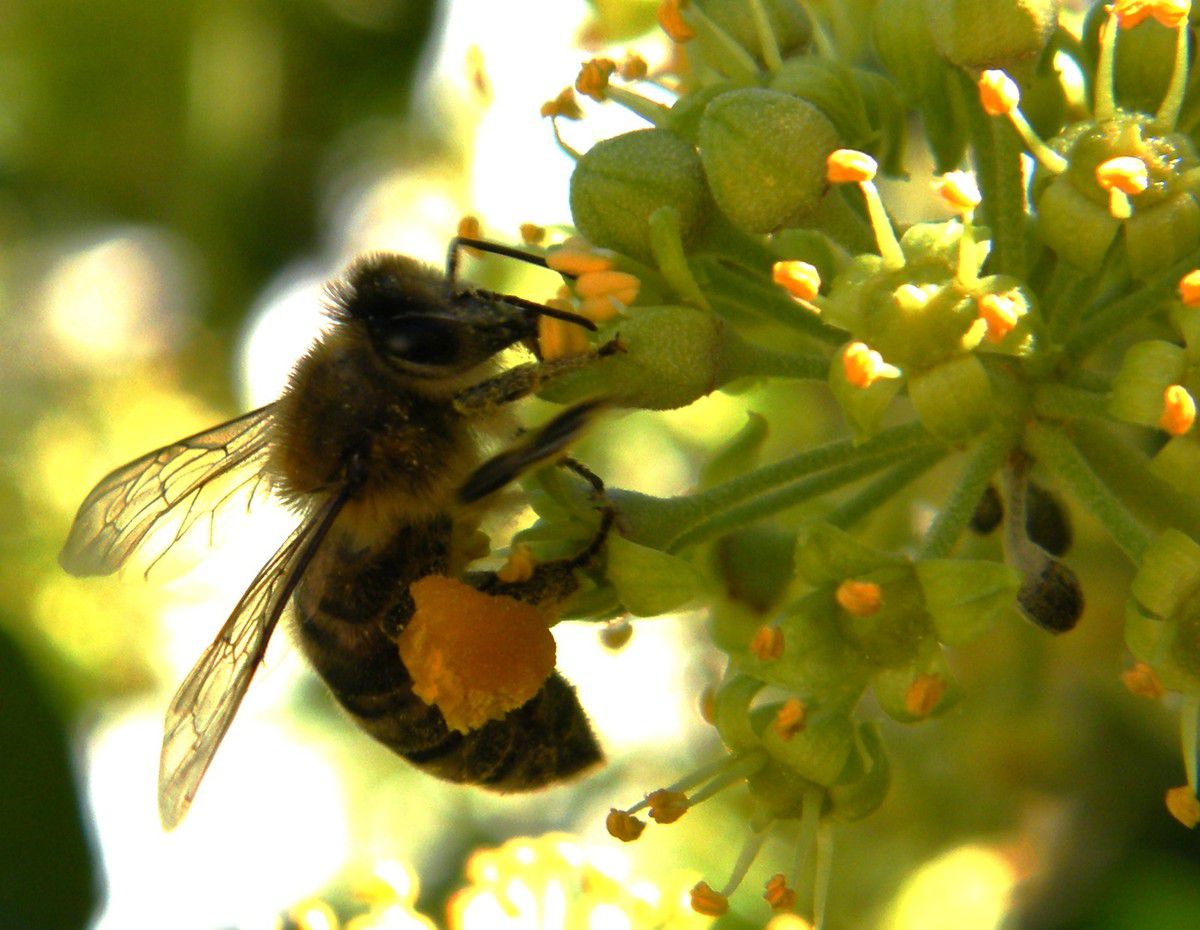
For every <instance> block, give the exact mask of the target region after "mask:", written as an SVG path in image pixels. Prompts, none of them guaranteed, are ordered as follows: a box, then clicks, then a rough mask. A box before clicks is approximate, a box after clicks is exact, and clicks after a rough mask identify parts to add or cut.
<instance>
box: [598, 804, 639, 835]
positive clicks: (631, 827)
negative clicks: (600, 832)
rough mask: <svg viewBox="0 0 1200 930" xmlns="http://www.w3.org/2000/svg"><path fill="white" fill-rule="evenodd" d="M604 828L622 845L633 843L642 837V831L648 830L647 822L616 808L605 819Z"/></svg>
mask: <svg viewBox="0 0 1200 930" xmlns="http://www.w3.org/2000/svg"><path fill="white" fill-rule="evenodd" d="M604 828H605V829H606V830H607V831H608V835H609V836H611V837H614V838H615V839H618V840H620V841H621V842H622V843H632V842H633V841H634V840H636V839H637V838H638V837H639V836H641V835H642V831H643V830H645V829H646V822H645V821H643V820H638V819H637V818H636V817H634V816H633V814H629V813H626V812H625V811H619V810H617V809H616V808H615V807H614V808H613V809H612V810H610V811H609V812H608V816H607V817H605V818H604Z"/></svg>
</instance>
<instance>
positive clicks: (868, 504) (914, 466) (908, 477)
mask: <svg viewBox="0 0 1200 930" xmlns="http://www.w3.org/2000/svg"><path fill="white" fill-rule="evenodd" d="M945 454H946V453H945V450H944V449H933V450H931V451H930V452H927V453H926V454H924V455H911V456H909V457H908V458H907V459H906V460H905V461H904V462H901V463H900V464H899V465H897V466H896V467H895V468H893V469H892V470H891V471H889V472H888V473H887V474H885V475H881V476H880V477H879V478H876V479H875V480H874V481H872V482H871V483H870V484H868V485H867V486H866V487H865V488H863V489H862V490H861V491H859V492H858V493H857V494H854V495H853V496H851V497H849V498H847V499H846V500H844V501H842V503H840V504H838V505H837V506H836V507H834V508H833V510H831V511H829V513H827V514H825V516H824V517H823V518H822V519H824V521H825V522H826V523H829V524H832V525H833V526H836V527H838V528H840V529H843V530H844V529H847V528H849V527H851V526H853V525H854V524H855V523H857V522H858V521H859V520H861V519H863V517H865V516H867V515H868V514H870V513H871V512H872V511H874V510H876V509H877V508H879V507H881V506H882V505H883V504H885V503H887V502H888V501H889V500H891V498H893V497H895V496H896V495H897V494H899V493H900V491H902V490H903V489H904V488H905V487H907V486H908V485H909V484H911V483H912V482H914V481H916V480H917V479H918V478H920V477H921V476H922V475H923V474H925V472H927V471H929V469H930V468H932V467H933V466H934V465H936V464H937V463H938V462H940V461H941V460H942V459H943V458H944V457H945Z"/></svg>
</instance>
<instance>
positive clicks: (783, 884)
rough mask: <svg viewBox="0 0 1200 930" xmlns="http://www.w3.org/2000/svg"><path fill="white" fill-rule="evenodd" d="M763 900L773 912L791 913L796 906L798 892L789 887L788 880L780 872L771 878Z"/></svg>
mask: <svg viewBox="0 0 1200 930" xmlns="http://www.w3.org/2000/svg"><path fill="white" fill-rule="evenodd" d="M763 899H764V900H765V901H766V902H767V904H769V905H770V906H771V910H773V911H790V910H791V909H792V908H793V907H795V906H796V892H795V891H793V890H792V889H791V888H789V887H788V885H787V879H786V878H784V877H783V873H782V872H780V873H778V874H777V875H774V876H772V877H771V879H770V880H769V881H768V882H767V890H766V891H764V892H763Z"/></svg>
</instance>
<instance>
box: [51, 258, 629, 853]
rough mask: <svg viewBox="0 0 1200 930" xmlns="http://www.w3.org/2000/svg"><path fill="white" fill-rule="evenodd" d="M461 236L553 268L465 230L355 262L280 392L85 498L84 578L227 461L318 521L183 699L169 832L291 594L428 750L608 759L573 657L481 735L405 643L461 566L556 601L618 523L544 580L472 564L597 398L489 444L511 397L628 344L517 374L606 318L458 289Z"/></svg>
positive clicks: (307, 643) (370, 700) (337, 676)
mask: <svg viewBox="0 0 1200 930" xmlns="http://www.w3.org/2000/svg"><path fill="white" fill-rule="evenodd" d="M464 247H472V248H476V249H480V250H483V251H490V252H494V253H497V254H501V255H507V256H510V257H514V258H519V259H522V260H525V261H530V262H532V263H534V264H539V265H543V266H544V264H545V263H544V261H542V260H541V259H539V258H538V257H536V256H532V255H528V254H527V253H523V252H519V251H517V250H513V249H508V248H506V247H504V246H499V245H496V244H494V243H488V242H484V241H479V240H473V239H464V238H462V237H458V238H456V239H454V240H453V241H452V242H451V245H450V249H449V253H448V256H447V261H446V270H445V273H444V274H443V273H441V272H439V271H437V270H435V269H432V268H428V267H426V266H423V265H421V264H419V263H418V262H416V261H414V260H412V259H410V258H406V257H403V256H399V255H393V254H377V255H371V256H368V257H365V258H362V259H359V260H358V261H356V262H355V263H354V264H352V265H351V266H350V268H349V269H348V270H347V272H346V274H345V275H344V277H343V278H342V279H340V280H338V281H336V282H334V283H332V284H330V285H329V286H328V288H327V292H328V297H329V301H328V303H329V307H328V309H329V312H330V315H331V317H332V320H333V324H332V326H331V327H330V328H329V330H328V331H327V332H326V333H325V335H324V336H323V337H322V338H321V339H319V340H318V341H317V342H316V343H315V344H314V346H313V347H312V348H311V349H310V350H309V351H308V353H307V354H306V355H305V356H304V357H302V358H301V359H300V361H299V362H298V363H297V364H296V366H295V368H294V370H293V371H292V374H291V379H290V381H289V383H288V385H287V387H286V389H285V390H284V392H283V394H282V395H281V396H280V398H279V399H278V400H277V401H275V402H274V403H273V404H269V405H267V406H265V407H261V408H259V409H258V410H254V411H252V412H250V413H247V414H245V415H243V416H240V417H237V418H236V419H233V420H230V421H229V422H228V423H223V424H221V425H220V426H216V427H214V428H212V429H209V430H206V431H204V432H201V433H197V434H196V435H194V436H189V437H187V438H186V439H181V440H179V441H178V442H175V443H172V444H170V445H168V446H164V447H163V448H161V449H157V450H155V451H153V452H150V453H148V454H146V455H144V456H142V457H141V458H139V459H137V460H135V461H133V462H130V463H129V464H128V465H125V466H124V467H122V468H118V469H116V470H115V471H113V472H112V473H111V474H109V475H108V476H107V477H105V478H104V479H103V480H101V481H100V483H99V484H97V485H96V487H95V488H94V489H93V490H92V492H91V493H90V494H89V495H88V496H87V498H86V499H85V500H84V502H83V504H82V505H81V506H80V508H79V512H78V514H77V515H76V517H75V522H74V524H73V525H72V527H71V530H70V533H69V536H68V539H67V542H66V544H65V545H64V547H63V550H62V553H61V554H60V556H59V561H60V563H61V564H62V566H63V567H64V568H65V569H66V570H67V571H68V572H70V573H71V574H73V575H104V574H110V573H112V572H115V571H116V570H117V569H118V568H120V567H121V565H122V564H123V563H125V561H126V560H127V559H128V558H129V556H130V555H131V554H132V553H133V552H134V551H135V550H138V549H139V547H142V548H144V549H147V550H149V549H151V548H153V547H154V545H155V543H152V542H151V540H152V539H157V540H158V541H157V543H156V545H157V546H159V547H160V548H162V546H163V543H162V540H161V538H159V537H161V536H162V535H163V533H162V529H163V525H164V524H165V523H167V522H169V521H167V520H166V519H165V518H168V516H169V517H170V518H171V520H173V521H179V524H178V525H179V528H178V529H177V530H176V532H175V533H174V534H171V533H169V532H168V533H167V534H166V536H167V541H166V548H169V547H170V545H171V544H173V543H174V542H175V541H177V540H178V539H179V537H180V536H181V535H182V533H183V531H184V530H185V529H186V528H187V527H188V526H190V525H191V524H192V523H194V522H195V520H196V519H197V518H198V517H199V516H200V515H201V512H202V511H203V510H204V509H205V507H206V506H207V505H206V504H203V503H201V501H202V500H203V499H202V494H203V493H204V492H205V489H206V488H207V487H209V486H210V485H211V484H212V483H214V482H216V481H217V479H224V480H228V479H229V476H231V475H234V476H235V478H237V477H238V476H241V475H243V474H244V475H247V476H248V477H247V478H245V479H244V481H245V482H253V483H255V485H256V486H257V484H259V483H262V482H265V483H266V484H267V485H268V486H269V488H270V489H271V491H272V493H275V494H276V495H278V496H279V497H280V498H282V500H283V501H285V502H286V503H287V504H289V505H290V506H291V508H292V509H294V510H295V511H296V512H297V513H298V514H299V515H300V518H301V519H300V520H299V524H298V526H297V527H296V528H295V530H294V531H293V532H292V533H291V535H290V536H289V537H288V539H287V540H286V541H285V542H284V543H283V545H282V546H281V548H280V549H279V550H278V551H277V552H276V553H275V554H274V555H273V556H272V557H271V559H270V560H269V561H268V562H267V563H266V565H264V566H263V568H262V570H261V571H259V573H258V575H257V576H256V577H255V578H254V580H253V581H252V582H251V584H250V587H249V589H248V590H247V591H246V593H245V594H243V595H242V597H241V599H240V600H239V601H238V603H237V605H236V606H235V607H234V609H233V612H232V614H231V615H230V617H229V619H228V620H227V621H226V622H225V625H224V626H223V627H222V628H221V631H220V632H219V633H218V634H217V637H216V639H215V640H214V641H213V643H212V645H210V646H209V647H208V648H207V649H206V650H205V651H204V653H203V655H201V657H200V659H199V661H198V662H197V663H196V665H195V667H194V668H193V669H192V670H191V672H190V673H189V674H188V676H187V678H185V679H184V681H183V684H182V685H180V687H179V690H178V691H177V692H176V694H175V697H174V699H173V700H172V701H171V705H170V708H169V709H168V711H167V716H166V724H165V734H164V738H163V746H162V755H161V758H160V764H159V782H158V805H159V814H160V816H161V819H162V822H163V825H164V827H166V828H167V829H171V828H172V827H174V826H175V825H176V824H178V823H179V822H180V820H182V818H183V816H184V814H185V813H186V812H187V809H188V807H189V805H190V804H191V802H192V799H193V798H194V797H195V794H196V790H197V788H198V786H199V784H200V781H201V779H202V778H203V776H204V773H205V771H206V770H207V768H208V766H209V763H210V762H211V761H212V759H213V755H214V753H215V752H216V750H217V747H218V746H219V745H220V742H221V740H222V738H223V737H224V735H225V733H226V731H227V730H228V729H229V726H230V723H231V722H232V720H233V717H234V714H235V713H236V712H237V709H238V705H239V704H240V703H241V701H242V699H243V697H244V696H245V694H246V690H247V688H248V686H249V684H250V681H251V679H252V678H253V676H254V672H255V670H256V669H257V668H258V666H259V664H260V662H261V661H262V658H263V655H264V652H265V650H266V646H267V641H268V639H269V638H270V636H271V633H272V632H273V631H274V629H275V627H276V625H277V624H278V622H279V620H280V617H281V616H282V614H283V613H284V610H285V608H286V607H287V605H288V603H289V602H291V603H292V604H294V608H295V616H296V631H297V636H298V639H299V642H300V645H301V647H302V649H303V651H304V653H305V654H306V655H307V658H308V659H309V661H310V662H311V663H312V665H313V666H314V667H315V669H316V670H317V672H318V673H319V674H320V675H321V677H322V678H323V679H324V680H325V682H326V684H328V686H329V688H330V690H331V691H332V692H333V695H334V696H335V697H336V699H337V700H338V702H339V703H340V704H341V705H342V707H344V708H345V709H346V711H347V712H348V713H349V714H350V715H351V717H353V718H354V720H355V721H356V722H357V724H358V725H359V726H360V727H361V728H362V729H363V730H365V731H366V732H367V733H369V734H370V735H371V736H373V737H375V738H376V739H377V740H379V741H380V742H382V743H383V744H384V745H386V746H388V747H389V748H390V749H392V750H393V751H394V752H396V753H398V754H399V755H401V756H403V757H404V758H405V759H407V760H408V761H409V762H411V763H413V764H414V765H416V766H418V767H419V768H421V769H423V770H425V771H427V772H430V773H432V774H434V775H436V776H438V777H440V778H443V779H446V780H448V781H454V782H464V783H471V784H477V785H482V786H485V787H488V788H493V789H497V790H501V791H505V790H512V791H520V790H526V789H533V788H537V787H540V786H544V785H548V784H552V783H554V782H557V781H560V780H563V779H566V778H568V777H570V776H572V775H574V774H576V773H578V772H580V771H582V770H583V769H585V768H587V767H589V766H591V765H592V764H594V763H596V762H598V761H599V760H600V758H601V752H600V748H599V746H598V744H597V742H596V738H595V736H594V735H593V733H592V731H591V727H590V725H589V723H588V719H587V716H586V714H585V713H584V711H583V709H582V707H581V706H580V704H579V701H578V698H577V697H576V695H575V691H574V689H573V688H572V687H571V686H570V685H569V684H568V683H567V682H566V681H565V680H564V679H563V678H562V677H561V676H559V675H558V674H557V673H552V674H551V676H550V677H549V678H548V679H547V680H546V682H545V683H544V684H543V685H542V687H541V689H540V691H538V692H537V694H536V696H534V697H533V698H532V699H531V700H529V701H528V702H527V703H525V704H524V705H522V706H520V707H518V708H517V709H515V710H512V711H511V712H509V713H508V714H506V715H504V716H502V717H501V718H500V719H498V720H492V721H490V722H487V723H485V724H484V725H482V726H480V727H478V728H477V729H473V730H470V731H468V732H465V733H463V732H459V731H457V730H452V729H450V728H449V727H448V726H447V724H446V721H445V719H444V718H443V716H442V713H441V712H440V711H439V710H438V708H437V707H436V706H433V705H430V704H426V703H425V702H424V701H422V700H421V699H420V698H419V697H417V696H416V695H415V694H414V692H413V683H412V678H411V676H410V674H409V671H408V669H407V668H406V667H405V665H404V663H403V662H402V661H401V658H400V654H399V652H398V649H397V644H396V639H397V637H398V636H399V634H400V632H401V631H402V630H403V629H404V627H405V625H406V624H407V623H408V621H409V619H410V618H411V616H412V614H413V610H414V604H413V599H412V597H411V595H410V593H409V585H410V584H412V583H413V582H415V581H417V580H419V579H421V578H424V577H426V576H429V575H448V576H452V577H459V576H462V577H463V578H464V580H466V581H467V582H468V583H470V584H472V585H473V586H474V587H476V588H478V589H480V590H481V591H484V592H485V593H490V594H507V595H510V596H513V597H516V598H517V599H519V600H524V601H528V602H530V603H537V604H541V603H547V602H557V601H560V600H562V599H564V598H565V597H567V596H569V595H570V594H571V593H573V591H574V589H575V588H576V587H577V584H578V582H577V580H576V579H575V576H574V571H575V569H577V568H580V567H582V566H583V565H585V564H586V563H587V562H588V561H590V560H591V559H592V558H593V557H594V556H595V554H596V553H597V552H598V550H599V548H600V545H601V544H602V542H603V536H604V534H605V533H607V531H608V528H609V526H610V525H611V513H610V512H608V513H605V517H604V518H603V519H602V520H601V521H600V528H599V531H598V533H597V536H596V539H595V540H593V542H592V543H591V544H590V545H588V546H587V547H586V548H585V549H584V550H583V551H582V552H580V553H579V554H578V555H577V556H575V557H573V558H565V559H557V560H548V561H546V562H543V563H542V564H540V565H537V566H536V567H535V568H534V570H533V575H532V577H530V578H529V579H528V580H526V581H521V582H511V581H510V582H504V581H501V580H500V578H499V577H497V575H496V574H494V573H488V572H474V573H470V574H464V571H465V569H466V566H467V563H468V562H469V561H470V560H471V558H472V556H473V555H477V554H478V553H474V552H472V551H471V549H472V546H471V540H472V539H477V538H478V532H477V531H478V525H479V521H480V519H481V517H482V515H483V511H484V510H485V509H486V499H487V498H488V497H489V495H491V494H493V492H495V491H497V490H499V489H500V488H502V487H504V486H505V485H506V484H508V483H509V482H511V481H513V480H514V479H515V478H517V477H518V476H519V475H520V474H522V473H523V472H525V471H526V470H528V469H530V468H532V467H535V466H538V465H541V464H546V463H549V462H551V461H553V460H555V459H556V458H559V457H561V456H562V455H563V451H564V449H565V447H566V446H567V444H568V443H569V442H570V441H571V440H572V439H574V438H575V437H576V436H577V435H578V434H579V432H580V431H581V429H582V428H583V426H584V425H585V424H586V423H587V421H588V419H589V416H590V415H591V414H592V413H593V412H594V411H595V410H596V409H597V407H598V406H599V403H598V402H593V401H587V402H583V403H580V404H577V405H575V406H573V407H569V408H567V409H566V410H565V411H563V412H562V413H560V414H558V415H557V416H556V417H554V418H553V419H552V420H551V421H550V422H549V423H548V424H546V425H545V426H543V427H542V428H540V429H538V430H536V431H533V432H531V433H529V434H528V435H526V436H525V437H524V438H522V439H521V440H520V441H518V442H517V443H516V444H514V445H512V446H511V447H510V448H508V449H507V450H505V451H503V452H501V453H499V454H498V455H495V456H493V457H492V458H490V459H486V460H485V458H484V452H483V448H484V442H483V440H484V439H485V438H486V437H487V436H488V433H489V432H495V431H497V430H498V429H501V428H503V423H504V421H505V420H506V418H505V417H504V408H505V405H507V404H509V403H510V402H512V401H515V400H517V399H519V398H522V397H525V396H527V395H529V394H532V393H533V392H534V391H536V390H537V389H538V387H539V386H540V385H542V384H544V383H545V382H546V380H547V379H549V378H553V377H555V376H556V375H558V374H560V373H562V372H565V371H569V370H572V369H574V368H577V367H579V366H580V365H583V364H587V363H588V362H589V361H590V360H591V359H594V358H596V357H598V356H600V355H604V354H608V353H609V352H611V351H616V350H617V349H618V348H619V345H618V344H617V343H616V342H615V340H614V341H612V342H610V343H606V344H605V345H604V346H601V347H599V348H597V349H593V350H592V351H591V352H590V353H589V354H587V355H584V356H579V357H574V358H565V359H556V360H548V361H546V360H541V359H539V360H538V361H534V362H527V363H524V364H519V365H515V366H513V367H509V368H507V369H504V370H501V369H500V367H499V364H498V362H497V361H496V359H495V356H496V355H497V353H499V352H501V351H502V350H504V349H507V348H509V347H512V346H514V345H516V344H518V343H524V344H526V345H530V346H534V347H536V342H535V337H536V334H537V327H538V320H539V318H540V317H542V316H552V317H558V318H561V319H564V320H567V321H569V322H572V323H576V324H579V325H583V326H586V327H587V328H589V329H594V328H595V327H594V325H593V324H591V323H590V322H589V321H588V320H586V319H584V318H582V317H578V316H576V315H575V314H572V313H569V312H565V311H560V310H555V309H553V308H550V307H545V306H542V305H540V304H537V303H534V302H531V301H527V300H523V299H521V298H519V297H514V296H509V295H505V294H499V293H495V292H492V291H487V290H483V289H480V288H472V287H460V286H459V284H458V283H457V280H456V277H457V275H456V271H457V265H458V256H459V254H460V250H461V249H462V248H464ZM575 467H577V468H579V466H575ZM235 473H236V475H235ZM591 480H593V482H594V483H596V484H597V485H598V479H591ZM152 531H156V532H155V533H153V534H152ZM166 548H162V552H165V551H166ZM160 554H161V553H160Z"/></svg>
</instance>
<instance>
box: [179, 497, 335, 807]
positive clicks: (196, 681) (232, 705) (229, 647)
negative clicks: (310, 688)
mask: <svg viewBox="0 0 1200 930" xmlns="http://www.w3.org/2000/svg"><path fill="white" fill-rule="evenodd" d="M346 496H347V495H346V493H345V492H343V493H342V494H341V495H339V496H338V497H335V498H332V499H330V500H329V501H328V502H327V503H326V504H324V506H323V507H322V508H321V509H319V510H318V511H317V512H316V513H314V514H313V515H311V516H310V517H309V518H308V519H306V520H305V521H304V523H302V524H301V525H300V526H299V527H297V528H296V529H295V531H293V533H292V535H291V536H289V537H288V539H287V541H286V542H285V543H284V544H283V545H282V546H281V547H280V548H279V551H278V552H276V553H275V555H273V556H272V557H271V560H270V561H269V562H267V564H266V565H264V566H263V568H262V570H261V571H260V572H259V573H258V575H256V576H255V578H254V581H252V582H251V583H250V587H249V588H248V589H247V590H246V593H245V594H243V595H242V597H241V600H239V601H238V603H237V606H236V607H234V608H233V613H232V614H230V616H229V619H228V620H226V621H225V625H224V626H223V627H221V632H220V633H218V634H217V638H216V639H215V640H213V642H212V645H210V646H209V647H208V648H207V649H206V650H204V654H203V655H202V656H201V657H200V661H198V662H197V663H196V665H195V667H194V668H193V669H192V670H191V671H190V672H189V673H188V676H187V678H185V679H184V681H183V684H182V685H180V686H179V690H178V691H177V692H175V697H174V698H173V699H172V700H171V706H170V708H169V709H168V710H167V719H166V726H165V732H164V734H163V746H162V755H161V756H160V757H159V766H158V812H159V816H160V817H161V819H162V823H163V826H164V827H165V828H166V829H168V830H170V829H173V828H174V827H175V826H176V825H178V823H179V822H180V821H181V820H182V819H183V816H184V814H186V813H187V809H188V807H189V806H190V805H191V803H192V799H193V798H194V797H195V796H196V788H197V787H198V786H199V784H200V780H201V779H202V778H203V777H204V773H205V771H207V769H208V766H209V763H210V762H212V759H213V755H214V754H215V753H216V751H217V747H218V746H219V745H220V744H221V740H222V739H223V738H224V736H225V733H226V731H227V730H228V729H229V725H230V723H232V722H233V715H234V714H235V713H236V712H237V709H238V705H240V704H241V703H242V698H243V697H245V696H246V689H247V688H248V687H249V686H250V679H251V678H253V677H254V672H255V670H256V669H257V668H258V664H259V663H260V662H261V661H262V658H263V655H264V653H265V652H266V649H267V640H269V639H270V638H271V633H272V631H274V629H275V625H276V624H277V623H278V622H279V618H280V616H281V615H282V614H283V611H284V608H285V607H286V606H287V603H288V599H289V598H290V597H291V595H292V592H293V591H294V590H295V589H296V585H297V584H298V583H299V582H300V578H301V577H302V576H303V575H304V571H305V569H306V568H307V567H308V564H309V562H310V561H311V560H312V557H313V556H314V555H315V554H316V552H317V548H318V547H319V546H320V544H321V540H322V539H324V538H325V535H326V534H327V533H328V532H329V528H330V526H332V525H333V521H334V518H336V517H337V514H338V512H339V511H340V510H341V508H342V504H343V503H344V502H345V500H346Z"/></svg>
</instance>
